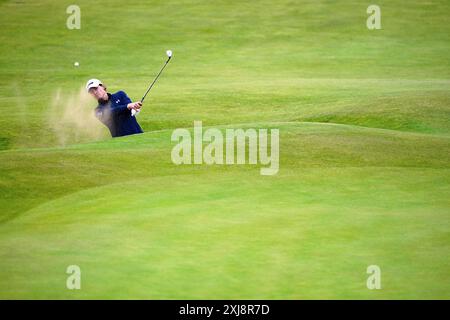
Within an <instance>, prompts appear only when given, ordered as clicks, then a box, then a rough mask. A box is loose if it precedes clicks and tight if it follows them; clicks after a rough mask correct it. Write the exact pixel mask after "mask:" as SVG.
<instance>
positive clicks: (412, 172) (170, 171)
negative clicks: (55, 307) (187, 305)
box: [0, 0, 450, 299]
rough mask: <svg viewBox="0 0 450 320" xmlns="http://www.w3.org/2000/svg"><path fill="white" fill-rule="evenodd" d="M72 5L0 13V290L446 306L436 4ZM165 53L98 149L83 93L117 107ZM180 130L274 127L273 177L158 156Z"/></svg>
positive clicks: (446, 82)
mask: <svg viewBox="0 0 450 320" xmlns="http://www.w3.org/2000/svg"><path fill="white" fill-rule="evenodd" d="M71 4H74V3H73V2H72V1H65V0H64V1H49V0H43V1H35V0H33V1H0V27H1V30H2V32H1V33H0V40H1V43H2V46H1V47H0V52H1V54H0V71H1V72H0V93H1V94H0V100H1V104H0V110H1V114H0V299H449V298H450V286H449V283H450V256H449V252H450V121H449V120H450V55H449V52H450V25H449V24H448V14H449V13H450V3H449V2H448V1H428V2H423V1H418V0H415V1H409V2H402V1H378V2H377V3H376V4H377V5H378V6H380V8H381V12H382V15H381V19H382V20H381V21H382V28H381V29H380V30H369V29H368V28H367V26H366V19H367V17H368V16H369V15H368V14H367V12H366V9H367V7H368V6H369V5H370V4H371V3H366V2H361V1H289V0H280V1H265V0H264V1H254V2H243V1H222V0H218V1H204V0H198V1H196V0H194V1H183V0H176V1H155V0H152V1H143V0H142V1H138V0H130V1H126V2H122V1H118V0H111V1H97V2H96V4H95V6H93V5H92V2H89V1H84V0H83V1H77V2H76V3H75V4H76V5H78V6H79V7H80V9H81V28H80V29H74V30H69V29H68V28H67V27H66V20H67V18H68V16H69V14H67V13H66V8H67V7H68V6H69V5H71ZM99 12H101V14H100V13H99ZM168 49H171V50H173V58H172V60H171V62H170V64H169V65H168V66H167V68H166V69H165V71H164V73H163V74H162V75H161V77H160V79H159V80H158V82H157V83H156V84H155V87H154V88H153V89H152V91H151V92H150V94H149V95H148V96H147V98H146V100H145V103H144V106H143V108H142V111H141V112H140V114H139V115H138V116H137V119H138V121H139V123H140V125H141V127H142V129H143V130H144V131H145V133H144V134H140V135H133V136H127V137H119V138H114V139H112V138H110V136H109V132H108V130H107V129H106V128H105V127H104V126H103V125H102V124H101V123H100V122H99V121H98V120H97V119H95V118H94V117H93V110H94V108H95V107H96V102H95V101H94V100H92V98H90V97H88V96H87V95H86V94H85V93H84V92H85V91H84V84H85V83H86V81H87V80H88V79H90V78H99V79H102V81H104V82H105V84H106V85H107V87H108V90H109V91H110V92H116V91H119V90H124V91H125V92H126V93H127V94H128V95H129V97H130V98H131V99H132V100H133V101H136V100H138V99H140V98H141V97H142V94H143V93H144V92H145V90H146V89H147V86H148V84H149V83H150V82H151V80H152V79H153V77H154V76H155V75H156V73H157V72H158V70H159V68H161V67H162V65H163V63H164V61H165V59H166V58H167V57H166V56H165V52H166V50H168ZM75 62H77V63H78V65H76V64H75ZM194 121H202V123H203V126H204V129H205V130H206V129H208V128H216V129H219V130H220V131H221V132H225V131H226V130H227V129H230V128H232V129H244V130H246V129H278V130H279V152H280V153H279V171H278V173H277V174H275V175H269V176H264V175H261V174H260V168H263V167H265V166H264V165H262V164H257V165H251V164H248V163H247V164H240V165H238V164H232V165H219V164H215V165H206V164H202V165H194V164H192V165H175V164H174V163H173V161H172V159H171V151H172V149H173V147H174V145H175V144H176V143H174V142H173V141H171V136H172V133H173V131H174V130H175V129H177V128H186V129H188V130H190V131H191V132H192V131H193V125H194ZM71 265H75V266H79V267H80V269H81V289H80V290H69V289H68V288H67V287H66V280H67V278H68V276H69V275H68V274H67V273H66V270H67V267H68V266H71ZM372 265H375V266H379V268H380V270H381V289H378V290H370V289H369V288H368V286H367V279H368V277H369V276H370V274H368V273H367V268H368V267H369V266H372Z"/></svg>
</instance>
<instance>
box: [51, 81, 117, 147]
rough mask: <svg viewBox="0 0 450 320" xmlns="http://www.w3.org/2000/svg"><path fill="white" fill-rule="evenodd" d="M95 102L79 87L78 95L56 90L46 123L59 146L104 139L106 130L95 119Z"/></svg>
mask: <svg viewBox="0 0 450 320" xmlns="http://www.w3.org/2000/svg"><path fill="white" fill-rule="evenodd" d="M94 106H95V101H93V99H92V97H90V96H89V94H88V93H87V92H86V90H85V89H84V87H81V88H80V90H79V91H78V93H73V92H72V93H64V92H63V91H62V90H61V89H58V90H57V91H56V92H55V94H54V97H53V99H52V104H51V106H50V110H49V116H48V123H49V126H50V128H51V130H52V131H53V133H54V134H55V135H56V138H57V141H58V143H59V145H61V146H66V145H68V144H73V143H81V142H89V141H95V140H101V139H103V138H106V137H107V136H108V135H107V130H105V129H106V128H105V127H104V126H103V124H102V123H101V122H100V121H99V120H98V119H97V118H96V117H95V114H94Z"/></svg>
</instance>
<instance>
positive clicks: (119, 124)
mask: <svg viewBox="0 0 450 320" xmlns="http://www.w3.org/2000/svg"><path fill="white" fill-rule="evenodd" d="M86 90H87V92H89V93H90V94H91V96H93V97H94V98H95V99H96V100H97V101H98V106H97V108H95V116H96V117H97V118H98V119H99V120H100V121H101V122H102V123H103V124H104V125H105V126H107V127H108V129H109V131H110V132H111V136H112V137H121V136H127V135H130V134H136V133H143V132H144V131H142V129H141V127H140V126H139V123H138V122H137V121H136V117H135V116H133V115H132V113H131V111H132V110H135V111H136V112H139V111H140V109H141V107H142V103H141V102H140V101H138V102H131V100H130V98H128V96H127V94H126V93H125V92H123V91H117V92H116V93H113V94H111V93H108V91H107V90H106V87H105V86H104V85H103V83H102V82H101V81H100V80H98V79H91V80H89V81H88V82H87V84H86Z"/></svg>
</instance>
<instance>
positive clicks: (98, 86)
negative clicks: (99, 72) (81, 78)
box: [86, 79, 108, 100]
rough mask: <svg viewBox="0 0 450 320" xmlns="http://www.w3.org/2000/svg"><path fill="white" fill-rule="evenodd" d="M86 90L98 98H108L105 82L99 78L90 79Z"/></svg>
mask: <svg viewBox="0 0 450 320" xmlns="http://www.w3.org/2000/svg"><path fill="white" fill-rule="evenodd" d="M86 90H87V92H89V94H90V95H91V96H93V97H94V98H95V99H96V100H108V92H107V91H106V87H105V86H104V85H103V83H102V82H101V81H100V80H98V79H90V80H89V81H88V82H87V83H86Z"/></svg>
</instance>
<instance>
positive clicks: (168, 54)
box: [131, 50, 172, 116]
mask: <svg viewBox="0 0 450 320" xmlns="http://www.w3.org/2000/svg"><path fill="white" fill-rule="evenodd" d="M166 54H167V57H168V58H167V60H166V62H165V63H164V65H163V67H162V68H161V70H160V71H159V73H158V74H157V76H156V77H155V79H154V80H153V82H152V83H151V84H150V86H149V87H148V89H147V91H146V92H145V94H144V96H143V97H142V99H141V103H143V102H144V99H145V97H146V96H147V94H148V93H149V91H150V89H151V88H152V87H153V85H154V84H155V82H156V80H158V78H159V76H160V75H161V73H162V72H163V70H164V68H165V67H166V66H167V64H168V63H169V61H170V59H171V58H172V50H167V51H166ZM138 112H139V111H136V110H134V109H133V110H131V115H132V116H134V115H136V114H137V113H138Z"/></svg>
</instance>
